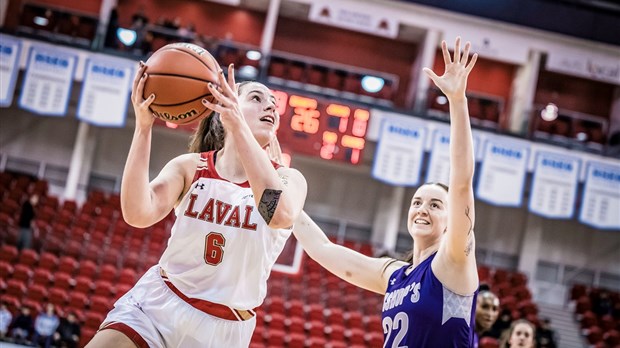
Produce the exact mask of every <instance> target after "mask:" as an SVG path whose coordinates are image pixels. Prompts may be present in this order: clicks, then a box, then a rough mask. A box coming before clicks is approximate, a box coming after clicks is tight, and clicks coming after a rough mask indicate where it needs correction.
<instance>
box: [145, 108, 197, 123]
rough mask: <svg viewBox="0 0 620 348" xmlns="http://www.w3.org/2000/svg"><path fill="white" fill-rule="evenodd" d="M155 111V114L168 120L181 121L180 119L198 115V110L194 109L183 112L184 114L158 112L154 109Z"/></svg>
mask: <svg viewBox="0 0 620 348" xmlns="http://www.w3.org/2000/svg"><path fill="white" fill-rule="evenodd" d="M153 113H154V114H155V116H157V117H159V118H161V119H164V120H167V121H179V120H184V119H186V118H188V117H192V116H195V115H198V112H197V111H196V110H194V109H191V110H190V111H188V112H186V113H183V114H178V115H170V114H169V113H167V112H157V111H154V110H153Z"/></svg>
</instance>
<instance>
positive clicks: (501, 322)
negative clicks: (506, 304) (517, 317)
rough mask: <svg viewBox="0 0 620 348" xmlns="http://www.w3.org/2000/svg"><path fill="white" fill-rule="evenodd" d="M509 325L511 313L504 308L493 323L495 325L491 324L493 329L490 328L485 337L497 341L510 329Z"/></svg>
mask: <svg viewBox="0 0 620 348" xmlns="http://www.w3.org/2000/svg"><path fill="white" fill-rule="evenodd" d="M511 323H512V313H511V312H510V309H508V308H504V309H502V311H501V312H500V314H499V318H498V319H497V320H496V321H495V324H493V327H491V330H489V331H488V332H487V333H486V334H485V336H489V337H493V338H497V339H499V338H500V337H502V333H503V332H504V331H506V330H508V329H509V328H510V324H511Z"/></svg>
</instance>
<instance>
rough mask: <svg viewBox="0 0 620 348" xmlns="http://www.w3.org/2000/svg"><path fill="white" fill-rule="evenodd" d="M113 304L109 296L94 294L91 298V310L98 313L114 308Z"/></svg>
mask: <svg viewBox="0 0 620 348" xmlns="http://www.w3.org/2000/svg"><path fill="white" fill-rule="evenodd" d="M113 304H114V303H112V302H111V301H110V300H109V299H108V298H107V297H103V296H93V297H92V298H91V299H90V310H91V311H93V312H97V313H107V312H109V311H110V309H112V306H113Z"/></svg>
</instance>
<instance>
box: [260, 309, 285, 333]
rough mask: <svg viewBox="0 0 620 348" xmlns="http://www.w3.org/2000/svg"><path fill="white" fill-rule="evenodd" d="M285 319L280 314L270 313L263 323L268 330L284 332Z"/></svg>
mask: <svg viewBox="0 0 620 348" xmlns="http://www.w3.org/2000/svg"><path fill="white" fill-rule="evenodd" d="M285 319H286V317H285V316H284V314H282V313H281V312H271V313H269V314H267V315H265V323H267V325H268V327H269V330H272V329H273V330H284V320H285Z"/></svg>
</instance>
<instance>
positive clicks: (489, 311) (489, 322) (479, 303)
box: [474, 290, 499, 347]
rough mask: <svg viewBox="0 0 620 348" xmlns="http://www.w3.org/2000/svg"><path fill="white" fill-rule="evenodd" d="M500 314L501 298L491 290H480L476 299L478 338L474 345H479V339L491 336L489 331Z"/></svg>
mask: <svg viewBox="0 0 620 348" xmlns="http://www.w3.org/2000/svg"><path fill="white" fill-rule="evenodd" d="M498 314H499V298H498V297H497V295H495V294H494V293H492V292H491V291H488V290H486V291H480V292H479V293H478V297H477V300H476V339H475V340H474V347H477V346H478V340H479V339H480V338H482V337H485V336H489V335H488V334H487V333H488V332H489V331H490V330H491V327H493V324H495V321H496V320H497V316H498Z"/></svg>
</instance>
